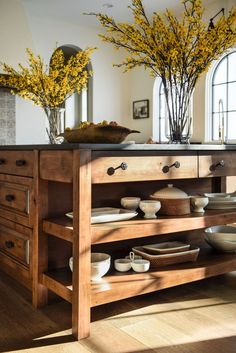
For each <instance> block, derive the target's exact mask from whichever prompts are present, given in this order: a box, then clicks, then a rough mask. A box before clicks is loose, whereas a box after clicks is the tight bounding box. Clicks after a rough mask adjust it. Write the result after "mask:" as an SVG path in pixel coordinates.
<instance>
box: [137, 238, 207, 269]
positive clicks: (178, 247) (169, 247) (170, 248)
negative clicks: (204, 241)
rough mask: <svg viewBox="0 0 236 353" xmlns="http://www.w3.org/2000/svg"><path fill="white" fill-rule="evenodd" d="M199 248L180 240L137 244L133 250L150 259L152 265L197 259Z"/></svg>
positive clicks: (164, 264)
mask: <svg viewBox="0 0 236 353" xmlns="http://www.w3.org/2000/svg"><path fill="white" fill-rule="evenodd" d="M199 250H200V249H199V248H198V247H194V246H191V247H190V244H186V243H182V242H179V241H170V242H166V243H158V244H150V245H143V246H136V247H134V248H132V251H133V252H134V253H135V254H137V255H140V256H142V257H143V258H144V259H146V260H149V261H150V265H151V267H159V266H167V265H173V264H177V263H181V262H188V261H196V260H197V257H198V253H199Z"/></svg>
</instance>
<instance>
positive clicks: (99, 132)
mask: <svg viewBox="0 0 236 353" xmlns="http://www.w3.org/2000/svg"><path fill="white" fill-rule="evenodd" d="M139 132H140V131H136V130H130V129H128V128H126V127H123V126H119V125H117V126H114V125H93V126H86V127H82V128H80V129H73V130H66V131H65V132H64V133H63V134H61V136H63V137H64V138H65V140H66V141H67V142H69V143H121V142H123V141H124V140H125V138H126V137H127V136H128V135H129V134H132V133H139Z"/></svg>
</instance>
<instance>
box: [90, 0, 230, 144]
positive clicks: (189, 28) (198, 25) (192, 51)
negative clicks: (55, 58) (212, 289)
mask: <svg viewBox="0 0 236 353" xmlns="http://www.w3.org/2000/svg"><path fill="white" fill-rule="evenodd" d="M183 6H184V12H183V15H182V17H181V18H180V19H177V18H176V17H175V16H174V15H173V14H172V13H171V11H169V10H166V12H165V13H164V14H163V15H160V14H158V13H154V14H153V18H152V21H150V20H149V19H148V17H147V15H146V13H145V9H144V7H143V4H142V0H132V5H131V6H129V8H130V9H131V11H132V13H133V19H134V21H133V23H131V24H129V23H117V22H115V20H114V19H113V18H111V17H109V16H107V15H105V14H101V13H98V14H94V15H95V16H96V17H97V18H98V20H99V21H100V23H101V24H102V26H103V27H104V28H105V29H106V32H105V34H101V35H100V36H101V38H102V39H103V40H104V41H105V42H108V43H112V44H113V45H114V46H115V47H116V48H117V49H119V48H123V49H125V50H126V51H127V52H128V54H129V56H128V57H127V58H126V59H125V60H124V61H123V62H122V63H120V64H117V65H115V66H118V67H121V66H122V67H124V69H125V71H128V70H130V69H133V68H135V67H140V66H143V67H145V69H148V70H150V73H151V75H153V76H159V77H160V78H161V79H162V82H163V86H164V93H165V98H166V106H167V111H168V123H169V138H170V142H182V140H183V134H184V131H185V132H186V135H189V129H190V125H191V120H190V119H189V116H188V107H189V102H190V99H191V95H192V93H193V90H194V88H195V85H196V82H197V80H198V78H199V77H200V75H201V74H202V73H203V72H204V71H206V70H207V69H208V68H209V66H210V64H211V63H212V61H213V60H215V59H218V58H219V57H220V56H221V55H222V54H223V53H224V52H225V51H226V50H228V49H229V48H231V47H232V46H234V45H235V43H236V8H233V9H232V10H231V11H230V12H229V14H228V16H227V17H225V16H222V17H220V18H219V20H218V21H217V22H216V23H215V25H214V26H211V27H209V26H208V24H206V23H204V22H203V20H202V17H203V13H204V9H203V7H202V2H201V0H183ZM187 125H188V126H187ZM186 139H187V138H186ZM184 142H186V141H184Z"/></svg>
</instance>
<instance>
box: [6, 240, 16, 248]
mask: <svg viewBox="0 0 236 353" xmlns="http://www.w3.org/2000/svg"><path fill="white" fill-rule="evenodd" d="M5 245H6V248H7V249H12V248H14V246H15V244H14V243H13V241H11V240H7V241H5Z"/></svg>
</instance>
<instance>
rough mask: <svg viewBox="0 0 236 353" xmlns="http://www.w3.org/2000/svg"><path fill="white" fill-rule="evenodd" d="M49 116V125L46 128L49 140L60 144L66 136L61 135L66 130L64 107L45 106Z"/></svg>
mask: <svg viewBox="0 0 236 353" xmlns="http://www.w3.org/2000/svg"><path fill="white" fill-rule="evenodd" d="M44 111H45V113H46V115H47V118H48V127H47V128H46V131H47V135H48V138H49V142H50V143H51V144H60V143H62V142H63V141H64V137H63V136H60V135H61V134H62V133H63V132H64V131H65V109H64V108H48V107H47V108H44Z"/></svg>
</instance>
